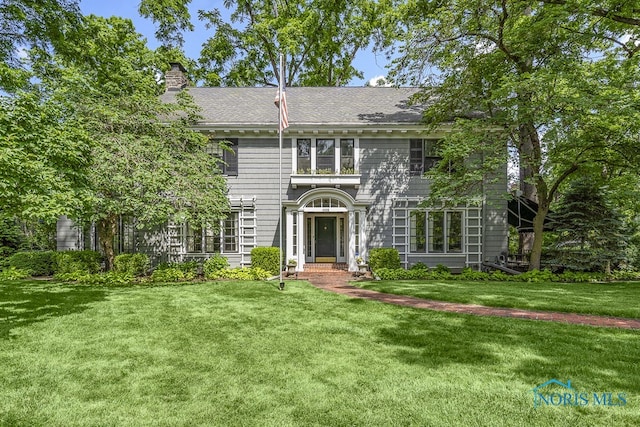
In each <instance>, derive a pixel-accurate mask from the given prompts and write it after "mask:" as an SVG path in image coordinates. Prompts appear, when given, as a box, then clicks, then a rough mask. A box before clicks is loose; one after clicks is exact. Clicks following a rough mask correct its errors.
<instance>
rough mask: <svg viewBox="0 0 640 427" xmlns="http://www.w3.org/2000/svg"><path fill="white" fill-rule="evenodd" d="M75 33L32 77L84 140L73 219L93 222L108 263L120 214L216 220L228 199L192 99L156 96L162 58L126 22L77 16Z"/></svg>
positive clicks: (151, 222) (153, 221)
mask: <svg viewBox="0 0 640 427" xmlns="http://www.w3.org/2000/svg"><path fill="white" fill-rule="evenodd" d="M83 32H84V33H83V38H82V40H80V41H77V40H76V41H75V42H74V43H73V44H70V45H69V46H67V47H68V48H69V49H70V50H73V51H74V52H77V55H74V57H73V58H72V59H70V60H68V61H66V62H62V61H61V62H56V63H54V64H44V65H42V67H43V68H42V73H41V75H38V77H39V78H41V79H42V86H43V87H44V88H46V89H47V90H49V91H51V92H52V93H53V94H54V95H58V94H59V95H60V99H58V102H59V103H62V104H63V105H66V106H67V107H68V108H69V114H70V115H71V118H73V119H74V120H76V121H77V122H78V128H79V129H81V130H83V131H84V132H85V133H86V134H87V135H88V137H89V138H90V140H91V141H92V142H93V144H92V145H91V150H90V153H89V157H90V160H91V164H90V167H89V168H88V169H87V170H86V171H85V173H84V174H83V175H82V176H83V178H85V179H86V182H87V187H88V188H87V189H86V192H87V193H88V194H87V198H86V200H84V203H82V206H83V210H82V211H81V212H78V213H77V215H75V216H74V217H75V218H78V219H79V220H81V221H87V222H88V221H94V222H95V224H96V229H97V233H98V237H99V241H100V243H101V245H102V251H103V252H104V254H105V268H106V269H107V270H108V269H110V268H111V267H112V264H113V260H114V258H115V250H114V247H113V241H114V237H115V236H114V235H115V233H116V231H117V223H118V219H119V218H120V217H123V216H124V217H130V218H136V220H137V221H138V222H139V223H140V224H144V225H145V226H149V227H151V226H155V225H160V224H164V223H166V222H167V221H170V220H175V221H177V222H184V221H188V222H191V221H193V222H198V223H206V224H219V222H220V220H221V219H223V218H224V217H225V215H226V212H227V211H228V208H229V206H228V199H227V197H226V196H227V187H226V182H225V180H224V178H223V177H222V175H221V173H220V167H219V159H217V158H216V157H215V156H210V155H209V154H207V152H206V149H207V144H208V143H209V139H208V138H207V137H206V136H205V135H203V134H201V133H200V132H197V131H195V130H194V129H193V128H192V124H193V122H194V121H195V120H197V118H198V109H199V107H197V106H196V105H195V104H194V103H193V99H192V98H191V97H190V96H189V94H188V92H187V91H181V92H180V93H177V94H176V93H172V94H171V96H167V97H165V98H161V97H160V96H159V95H160V93H161V92H162V91H163V90H164V85H163V84H162V83H161V82H158V79H157V75H158V73H159V72H161V71H162V70H165V69H166V68H167V66H168V64H166V63H164V61H165V57H164V56H163V55H161V54H159V53H156V52H154V51H152V50H150V49H149V48H148V47H147V46H146V41H145V40H144V39H143V38H142V36H141V35H140V34H138V33H137V32H136V31H135V28H134V27H133V25H132V23H131V21H129V20H125V19H122V18H117V17H112V18H102V17H97V16H90V17H86V18H85V20H84V26H83ZM114 58H117V60H114ZM37 69H39V68H37ZM62 95H64V98H62ZM32 175H37V174H32Z"/></svg>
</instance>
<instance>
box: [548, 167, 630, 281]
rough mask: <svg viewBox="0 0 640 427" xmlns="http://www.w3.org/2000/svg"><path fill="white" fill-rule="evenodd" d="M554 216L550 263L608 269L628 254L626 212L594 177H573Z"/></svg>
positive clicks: (576, 267)
mask: <svg viewBox="0 0 640 427" xmlns="http://www.w3.org/2000/svg"><path fill="white" fill-rule="evenodd" d="M551 217H552V218H553V219H554V224H555V230H554V237H555V239H554V241H553V246H552V247H551V248H550V249H549V250H548V251H547V254H548V255H549V256H550V259H549V260H548V262H549V264H551V265H554V266H555V265H557V266H561V267H562V268H563V269H566V270H571V271H601V272H605V271H608V270H609V269H610V268H611V266H615V265H617V264H619V263H620V262H622V261H623V260H624V258H625V250H626V246H627V240H628V239H627V237H626V235H627V233H626V230H625V229H624V221H623V218H622V216H621V215H620V214H619V213H618V212H617V211H616V210H615V209H613V208H611V207H610V206H609V204H608V202H607V200H606V194H605V192H604V189H603V188H602V187H601V186H599V185H598V184H597V181H596V180H594V179H592V178H588V177H586V178H582V179H577V180H575V181H573V182H572V183H571V184H570V185H569V187H568V188H567V190H566V191H565V192H564V194H563V197H562V199H561V200H560V203H559V206H558V207H557V209H555V211H554V212H553V214H551Z"/></svg>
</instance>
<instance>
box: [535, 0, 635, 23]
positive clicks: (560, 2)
mask: <svg viewBox="0 0 640 427" xmlns="http://www.w3.org/2000/svg"><path fill="white" fill-rule="evenodd" d="M541 1H542V3H545V4H553V5H557V6H568V5H567V1H566V0H541ZM569 11H570V12H578V8H576V7H570V9H569ZM588 12H589V13H590V14H592V15H594V16H600V17H603V18H607V19H611V20H612V21H616V22H620V23H623V24H627V25H632V26H634V27H640V19H639V18H633V17H629V16H623V15H619V14H616V13H615V12H614V11H611V10H607V9H603V8H601V7H596V8H593V9H589V10H588ZM631 12H633V13H634V14H638V15H640V9H632V10H631Z"/></svg>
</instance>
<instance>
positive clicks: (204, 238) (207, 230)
mask: <svg viewBox="0 0 640 427" xmlns="http://www.w3.org/2000/svg"><path fill="white" fill-rule="evenodd" d="M238 214H239V213H238V212H230V213H229V214H228V215H227V218H225V219H224V220H223V221H222V222H221V224H220V227H219V231H218V232H217V233H216V231H215V230H214V229H213V228H212V227H207V226H202V225H197V224H191V223H187V224H186V235H185V246H186V250H187V253H237V252H238Z"/></svg>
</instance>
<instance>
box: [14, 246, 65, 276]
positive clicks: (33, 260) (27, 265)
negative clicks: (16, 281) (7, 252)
mask: <svg viewBox="0 0 640 427" xmlns="http://www.w3.org/2000/svg"><path fill="white" fill-rule="evenodd" d="M8 264H9V266H10V267H15V268H17V269H19V270H24V271H28V272H29V274H30V275H32V276H51V275H53V274H54V273H55V272H56V268H57V254H56V252H54V251H30V252H16V253H15V254H13V255H11V257H10V258H9V260H8Z"/></svg>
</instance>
